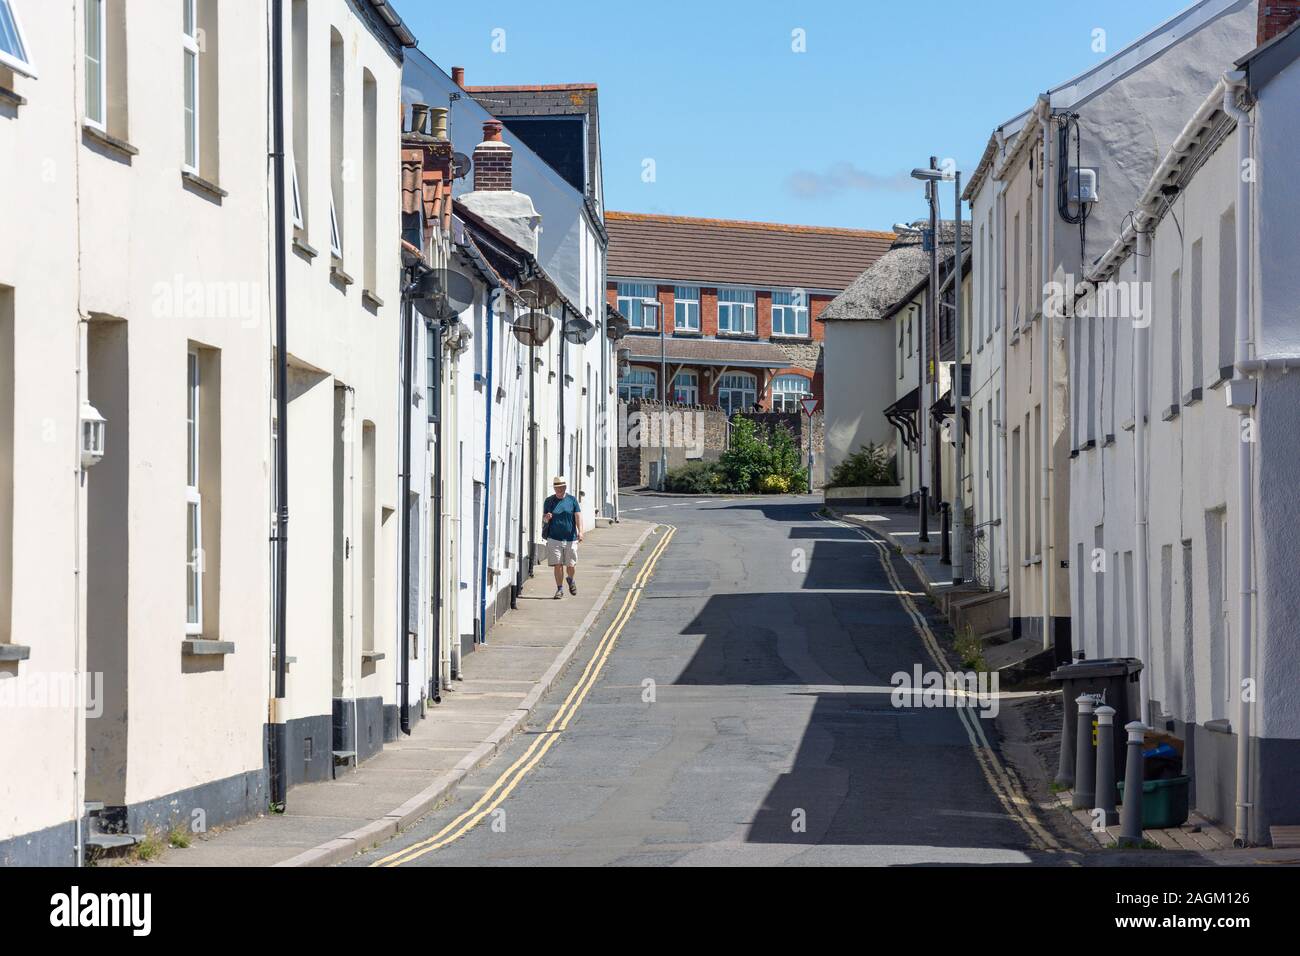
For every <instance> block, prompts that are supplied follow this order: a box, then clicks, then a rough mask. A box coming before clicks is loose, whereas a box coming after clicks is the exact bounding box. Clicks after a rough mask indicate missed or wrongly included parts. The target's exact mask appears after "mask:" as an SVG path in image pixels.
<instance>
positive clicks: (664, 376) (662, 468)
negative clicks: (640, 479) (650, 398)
mask: <svg viewBox="0 0 1300 956" xmlns="http://www.w3.org/2000/svg"><path fill="white" fill-rule="evenodd" d="M641 309H642V311H645V310H646V309H649V310H650V313H651V315H653V316H654V320H655V325H657V326H658V327H659V490H660V491H663V490H664V487H665V480H666V479H667V477H668V446H667V445H666V444H665V443H664V427H663V426H664V422H665V421H666V420H667V418H666V415H665V414H664V413H665V411H666V410H667V408H668V353H667V346H666V344H665V342H666V340H665V339H664V323H663V314H662V312H663V310H662V309H661V308H660V307H659V300H658V299H642V300H641ZM642 324H643V325H644V323H642Z"/></svg>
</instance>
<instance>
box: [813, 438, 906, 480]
mask: <svg viewBox="0 0 1300 956" xmlns="http://www.w3.org/2000/svg"><path fill="white" fill-rule="evenodd" d="M894 465H895V461H894V456H893V455H891V454H890V453H889V448H888V447H887V446H885V445H877V444H876V443H875V442H872V443H871V444H869V445H863V446H862V447H861V448H860V449H858V450H857V451H855V452H854V453H853V454H851V455H849V457H847V458H845V459H844V460H843V461H842V462H840V463H839V464H838V465H836V466H835V469H834V470H833V471H832V472H831V480H830V482H829V483H828V484H827V487H829V488H860V487H873V486H879V485H896V484H898V476H897V473H896V471H895V467H894Z"/></svg>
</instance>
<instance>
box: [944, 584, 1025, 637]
mask: <svg viewBox="0 0 1300 956" xmlns="http://www.w3.org/2000/svg"><path fill="white" fill-rule="evenodd" d="M948 623H949V624H951V625H952V627H953V630H955V631H957V632H958V633H963V632H964V631H966V630H967V629H969V630H970V631H971V633H973V634H974V635H975V636H976V637H980V638H982V637H983V636H984V635H985V634H990V633H992V632H994V631H1001V630H1003V629H1005V628H1007V627H1009V626H1010V624H1011V598H1010V595H1008V594H1007V592H1005V591H982V592H980V593H979V594H978V595H976V596H973V597H971V598H967V599H964V600H959V601H955V602H951V603H950V606H949V608H948Z"/></svg>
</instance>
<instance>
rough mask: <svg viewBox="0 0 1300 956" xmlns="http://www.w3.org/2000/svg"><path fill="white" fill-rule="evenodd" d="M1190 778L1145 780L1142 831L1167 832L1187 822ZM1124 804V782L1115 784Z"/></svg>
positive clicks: (1143, 785)
mask: <svg viewBox="0 0 1300 956" xmlns="http://www.w3.org/2000/svg"><path fill="white" fill-rule="evenodd" d="M1191 779H1192V778H1191V777H1171V778H1170V779H1168V780H1147V781H1146V782H1144V783H1143V784H1142V829H1144V830H1167V829H1169V828H1170V827H1180V826H1182V825H1183V824H1184V823H1186V822H1187V791H1188V785H1189V784H1190V783H1191ZM1116 786H1117V787H1118V788H1119V798H1120V802H1121V803H1123V802H1124V781H1123V780H1121V781H1120V782H1119V783H1117V784H1116Z"/></svg>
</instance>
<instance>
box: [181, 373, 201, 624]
mask: <svg viewBox="0 0 1300 956" xmlns="http://www.w3.org/2000/svg"><path fill="white" fill-rule="evenodd" d="M201 394H202V380H201V379H200V377H199V354H198V352H196V351H194V350H193V349H191V350H190V351H189V352H188V353H187V354H186V367H185V417H186V436H185V444H186V448H185V452H186V462H185V536H186V544H187V545H188V544H189V537H190V532H191V528H192V529H193V536H194V547H193V548H192V549H188V550H189V552H190V553H189V554H187V555H186V560H185V583H186V588H187V590H188V588H189V587H190V586H193V588H194V615H193V617H191V615H190V607H189V602H188V600H187V601H186V607H185V633H186V634H187V635H198V634H202V633H203V495H202V494H201V493H200V492H199V446H200V442H199V428H200V422H199V401H200V396H201Z"/></svg>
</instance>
